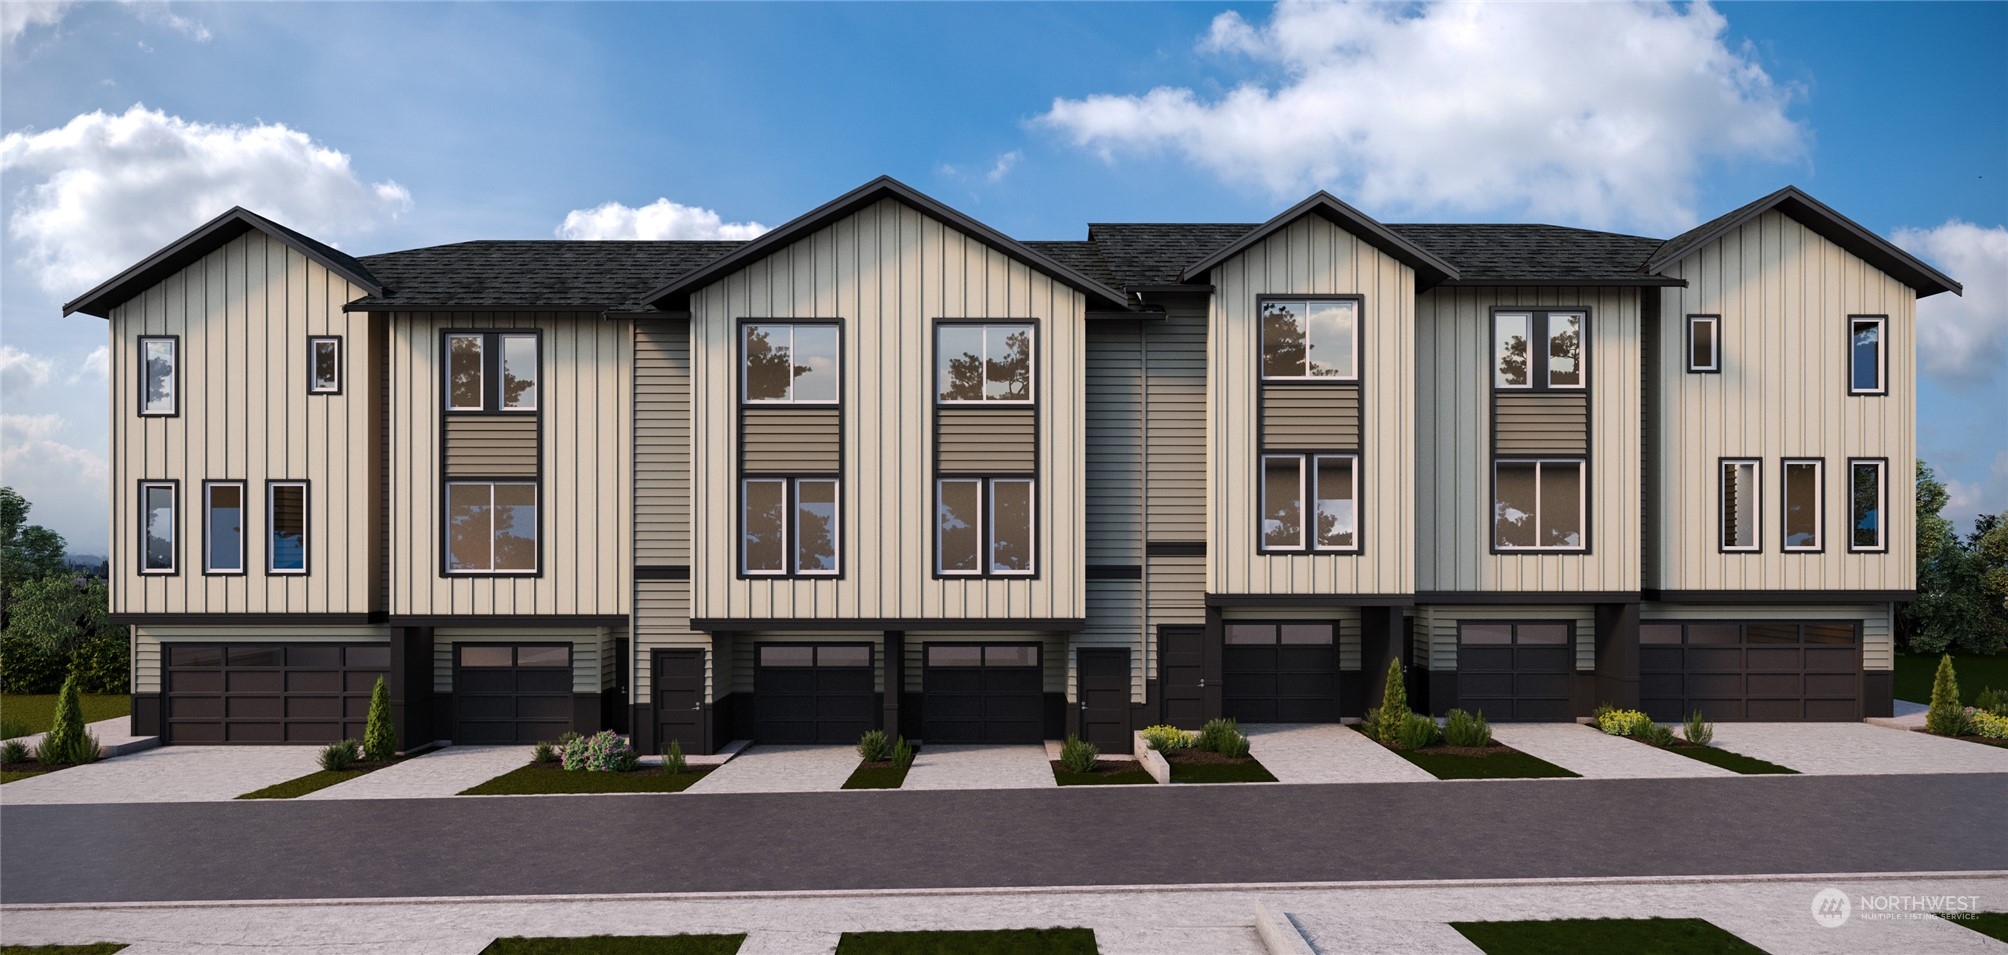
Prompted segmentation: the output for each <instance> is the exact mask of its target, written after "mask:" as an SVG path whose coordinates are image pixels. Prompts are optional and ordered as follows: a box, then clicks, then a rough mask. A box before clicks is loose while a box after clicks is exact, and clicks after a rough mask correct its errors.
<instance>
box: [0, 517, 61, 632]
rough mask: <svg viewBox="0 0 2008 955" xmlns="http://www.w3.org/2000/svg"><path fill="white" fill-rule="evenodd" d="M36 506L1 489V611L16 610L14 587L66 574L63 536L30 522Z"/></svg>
mask: <svg viewBox="0 0 2008 955" xmlns="http://www.w3.org/2000/svg"><path fill="white" fill-rule="evenodd" d="M34 507H35V505H33V504H30V503H28V499H27V498H24V497H22V496H21V495H20V493H19V492H16V491H15V490H14V489H13V488H11V487H0V608H6V610H11V609H12V607H13V603H14V588H15V587H17V586H19V585H20V584H22V583H24V582H26V581H30V580H40V579H42V578H43V577H48V576H51V575H54V574H60V573H62V572H63V552H64V550H65V549H66V545H65V544H64V542H63V535H61V534H58V533H56V532H55V531H52V530H50V529H48V528H46V527H43V526H41V525H39V524H30V523H28V512H29V511H31V510H33V509H34ZM6 610H0V613H4V612H6Z"/></svg>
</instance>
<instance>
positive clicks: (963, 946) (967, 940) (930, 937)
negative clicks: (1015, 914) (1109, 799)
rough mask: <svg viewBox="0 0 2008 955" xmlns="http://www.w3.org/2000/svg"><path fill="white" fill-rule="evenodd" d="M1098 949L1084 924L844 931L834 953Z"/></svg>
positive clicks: (1085, 953)
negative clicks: (969, 929) (977, 929)
mask: <svg viewBox="0 0 2008 955" xmlns="http://www.w3.org/2000/svg"><path fill="white" fill-rule="evenodd" d="M1145 778H1149V776H1148V775H1146V776H1145ZM1100 951H1101V950H1100V949H1098V948H1096V947H1095V933H1094V930H1093V929H1085V928H1014V929H1002V930H999V931H994V932H845V933H844V934H843V937H842V938H841V939H839V940H838V941H837V955H1096V953H1098V952H1100Z"/></svg>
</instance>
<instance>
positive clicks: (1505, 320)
mask: <svg viewBox="0 0 2008 955" xmlns="http://www.w3.org/2000/svg"><path fill="white" fill-rule="evenodd" d="M1533 319H1534V316H1532V315H1528V314H1526V313H1524V312H1500V313H1499V314H1497V315H1494V316H1493V317H1492V343H1493V364H1492V382H1493V384H1494V385H1496V386H1497V387H1500V388H1529V387H1532V386H1533V384H1534V379H1533V377H1532V376H1531V375H1530V374H1529V369H1531V368H1532V367H1533V364H1534V356H1533V354H1532V353H1531V350H1530V349H1529V348H1528V347H1527V336H1528V334H1529V332H1528V328H1529V327H1530V326H1531V325H1532V323H1533Z"/></svg>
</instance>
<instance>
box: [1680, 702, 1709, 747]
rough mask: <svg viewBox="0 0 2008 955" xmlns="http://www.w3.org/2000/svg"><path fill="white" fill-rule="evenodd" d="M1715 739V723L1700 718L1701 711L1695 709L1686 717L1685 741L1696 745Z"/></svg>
mask: <svg viewBox="0 0 2008 955" xmlns="http://www.w3.org/2000/svg"><path fill="white" fill-rule="evenodd" d="M1714 740H1715V724H1713V723H1710V722H1708V721H1707V720H1704V719H1702V718H1701V711H1700V710H1695V711H1694V712H1693V713H1690V714H1688V717H1687V741H1688V742H1690V743H1693V744H1694V745H1696V746H1707V745H1708V744H1709V743H1711V742H1713V741H1714Z"/></svg>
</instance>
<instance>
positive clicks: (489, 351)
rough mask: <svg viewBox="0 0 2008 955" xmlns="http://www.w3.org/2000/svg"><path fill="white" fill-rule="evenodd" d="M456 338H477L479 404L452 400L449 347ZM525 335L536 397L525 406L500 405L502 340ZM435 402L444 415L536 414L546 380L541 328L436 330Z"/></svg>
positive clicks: (541, 405)
mask: <svg viewBox="0 0 2008 955" xmlns="http://www.w3.org/2000/svg"><path fill="white" fill-rule="evenodd" d="M456 338H473V339H475V340H477V341H479V342H481V405H480V406H479V407H460V406H455V405H454V403H453V374H452V368H453V347H452V341H453V339H456ZM506 338H528V339H530V340H531V342H532V343H533V344H534V345H535V347H536V349H537V386H536V400H535V401H534V402H533V403H531V404H530V405H529V406H528V407H516V408H505V407H502V380H503V378H502V362H503V351H504V349H503V347H502V340H503V339H506ZM439 355H440V361H439V362H438V364H439V402H440V410H441V412H442V413H444V414H447V415H537V414H541V413H542V412H543V408H544V389H545V387H546V386H547V385H548V384H549V381H548V375H547V371H548V369H546V368H545V366H544V332H543V329H540V328H449V329H445V330H443V331H441V332H440V333H439Z"/></svg>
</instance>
